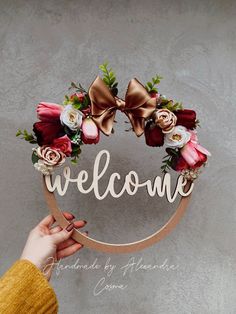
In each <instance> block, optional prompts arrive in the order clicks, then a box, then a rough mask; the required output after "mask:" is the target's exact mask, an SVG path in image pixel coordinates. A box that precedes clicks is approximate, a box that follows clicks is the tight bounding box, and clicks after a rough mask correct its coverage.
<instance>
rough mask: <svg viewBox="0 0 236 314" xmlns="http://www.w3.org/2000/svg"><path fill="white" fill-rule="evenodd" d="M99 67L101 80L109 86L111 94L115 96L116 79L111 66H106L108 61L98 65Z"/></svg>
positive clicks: (116, 90)
mask: <svg viewBox="0 0 236 314" xmlns="http://www.w3.org/2000/svg"><path fill="white" fill-rule="evenodd" d="M99 69H100V70H101V71H102V73H103V77H102V79H103V82H104V83H105V84H106V85H107V86H108V87H109V88H110V90H111V92H112V94H113V95H114V96H117V94H118V88H117V86H118V82H117V81H116V75H115V73H114V71H113V69H112V68H108V62H104V63H103V64H101V65H99Z"/></svg>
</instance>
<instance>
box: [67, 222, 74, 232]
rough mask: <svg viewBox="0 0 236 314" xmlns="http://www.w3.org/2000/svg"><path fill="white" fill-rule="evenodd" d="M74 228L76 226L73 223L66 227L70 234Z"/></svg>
mask: <svg viewBox="0 0 236 314" xmlns="http://www.w3.org/2000/svg"><path fill="white" fill-rule="evenodd" d="M73 228H74V224H73V223H71V224H69V225H68V226H67V227H66V231H68V232H70V231H71V230H72V229H73Z"/></svg>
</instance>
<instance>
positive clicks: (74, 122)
mask: <svg viewBox="0 0 236 314" xmlns="http://www.w3.org/2000/svg"><path fill="white" fill-rule="evenodd" d="M82 119H83V113H82V112H81V111H79V110H77V109H75V108H73V106H72V105H67V106H66V107H65V108H64V109H63V111H62V113H61V115H60V120H61V123H62V124H64V125H66V126H68V128H69V129H70V130H72V131H77V130H78V129H79V128H80V127H81V124H82Z"/></svg>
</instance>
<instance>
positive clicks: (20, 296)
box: [0, 260, 58, 314]
mask: <svg viewBox="0 0 236 314" xmlns="http://www.w3.org/2000/svg"><path fill="white" fill-rule="evenodd" d="M57 312H58V303H57V298H56V295H55V293H54V290H53V289H52V287H51V286H50V285H49V283H48V281H47V280H46V278H45V277H44V275H43V274H42V273H41V272H40V270H39V269H38V268H37V267H36V266H35V265H34V264H32V263H31V262H29V261H26V260H19V261H17V262H16V263H15V264H14V265H13V266H12V267H11V268H10V269H9V270H8V271H7V272H6V273H5V274H4V276H3V277H2V278H1V279H0V313H1V314H26V313H27V314H55V313H57Z"/></svg>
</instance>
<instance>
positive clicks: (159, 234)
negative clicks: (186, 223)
mask: <svg viewBox="0 0 236 314" xmlns="http://www.w3.org/2000/svg"><path fill="white" fill-rule="evenodd" d="M43 186H44V195H45V199H46V202H47V205H48V207H49V210H50V212H51V214H52V215H53V216H54V218H55V219H56V221H57V223H58V224H59V225H60V226H61V227H62V228H65V227H66V226H67V225H68V224H69V222H68V220H67V219H66V218H65V217H64V216H63V214H62V212H61V210H60V209H59V207H58V205H57V201H56V198H55V195H54V193H53V192H49V191H48V189H47V185H46V182H45V177H44V176H43ZM189 186H190V182H188V183H187V185H186V186H185V191H188V189H189ZM190 197H191V194H189V195H188V196H182V197H181V199H180V201H179V204H178V207H177V209H176V211H175V212H174V214H173V215H172V216H171V218H170V219H169V220H168V221H167V223H166V224H165V225H164V226H162V227H161V228H160V229H159V230H157V231H156V232H154V233H153V234H152V235H150V236H148V237H146V238H144V239H142V240H139V241H135V242H131V243H122V244H113V243H106V242H101V241H98V240H95V239H93V238H90V237H88V236H85V235H84V234H82V233H81V232H80V231H78V230H74V231H73V233H72V238H73V239H74V240H75V241H77V242H79V243H81V244H83V245H84V246H85V247H88V248H90V249H94V250H97V251H101V252H106V253H130V252H136V251H140V250H143V249H145V248H147V247H149V246H151V245H153V244H155V243H157V242H158V241H160V240H161V239H163V238H165V237H166V236H167V235H168V234H169V233H170V232H171V231H172V230H173V229H174V228H175V226H176V225H177V224H178V223H179V221H180V219H181V218H182V216H183V214H184V212H185V210H186V208H187V206H188V203H189V201H190Z"/></svg>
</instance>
